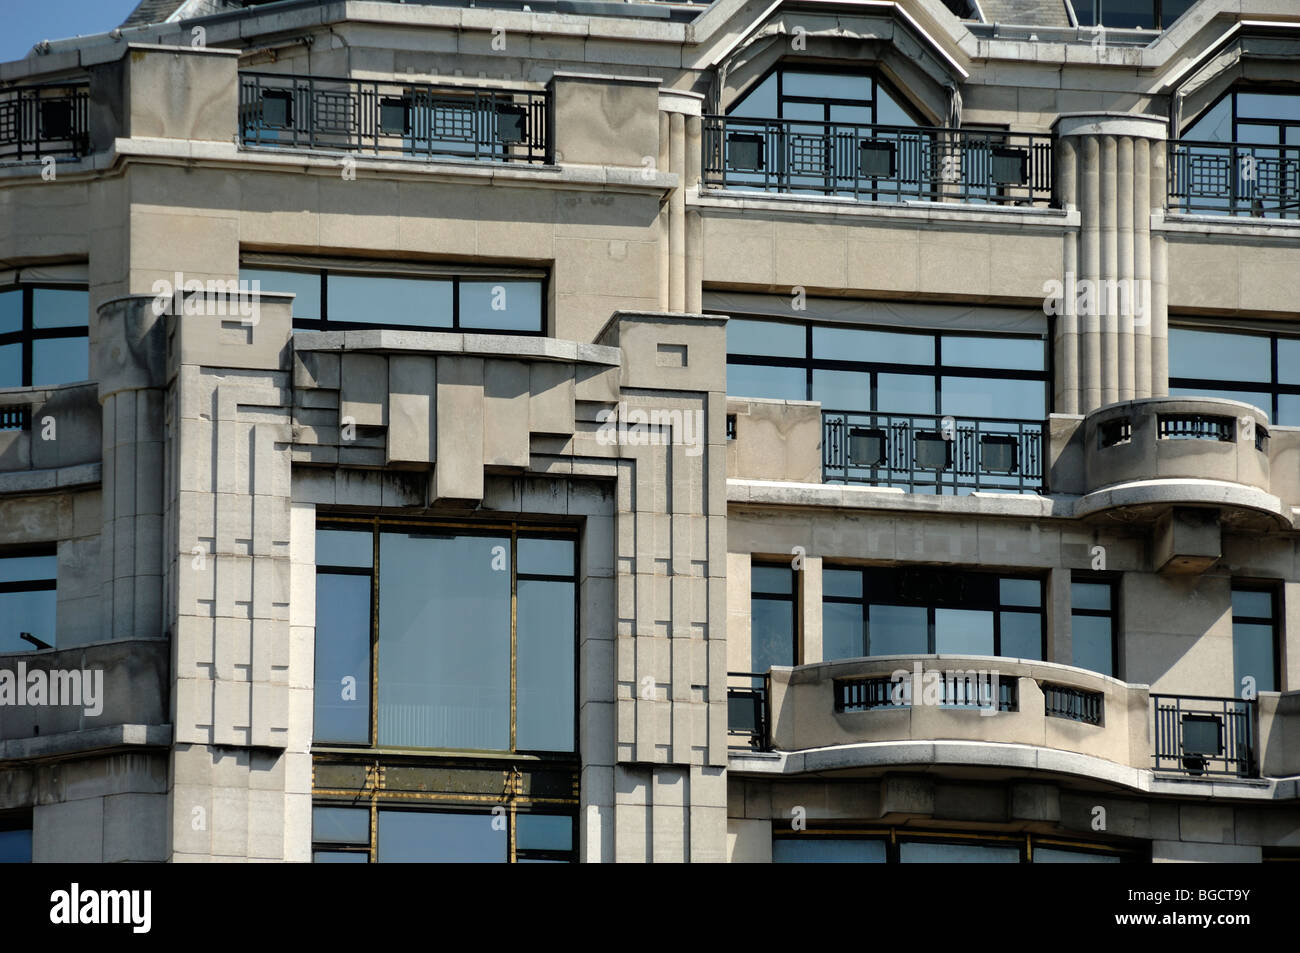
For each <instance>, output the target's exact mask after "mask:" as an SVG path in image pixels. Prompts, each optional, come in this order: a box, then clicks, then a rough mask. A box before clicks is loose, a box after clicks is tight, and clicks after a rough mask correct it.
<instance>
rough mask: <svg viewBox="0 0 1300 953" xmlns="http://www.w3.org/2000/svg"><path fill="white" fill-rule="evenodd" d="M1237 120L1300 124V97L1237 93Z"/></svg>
mask: <svg viewBox="0 0 1300 953" xmlns="http://www.w3.org/2000/svg"><path fill="white" fill-rule="evenodd" d="M1166 2H1168V0H1166ZM1237 118H1238V119H1293V120H1296V121H1298V122H1300V96H1296V95H1287V94H1278V93H1237Z"/></svg>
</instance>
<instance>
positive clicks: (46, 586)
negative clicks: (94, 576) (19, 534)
mask: <svg viewBox="0 0 1300 953" xmlns="http://www.w3.org/2000/svg"><path fill="white" fill-rule="evenodd" d="M58 555H59V553H58V547H57V546H55V545H53V544H51V545H36V546H20V547H5V548H4V549H0V562H3V561H4V560H6V559H27V558H31V557H33V556H44V557H54V558H55V560H56V562H55V565H54V577H53V578H52V579H16V580H0V594H4V595H7V594H9V593H13V592H54V593H57V592H58V591H59V567H58V562H57V559H58ZM55 598H56V599H57V598H58V597H57V595H56V597H55ZM14 634H15V636H16V635H17V634H18V633H14ZM31 634H33V635H36V633H31ZM37 638H40V636H39V635H37ZM42 641H49V642H50V647H51V648H55V649H57V648H58V647H59V631H58V625H57V621H56V624H55V630H54V631H53V632H52V633H50V638H49V639H48V640H45V639H42ZM31 651H33V652H34V651H36V647H35V646H32V649H31Z"/></svg>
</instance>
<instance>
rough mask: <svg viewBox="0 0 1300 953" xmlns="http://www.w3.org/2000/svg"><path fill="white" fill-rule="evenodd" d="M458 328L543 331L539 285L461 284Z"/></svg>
mask: <svg viewBox="0 0 1300 953" xmlns="http://www.w3.org/2000/svg"><path fill="white" fill-rule="evenodd" d="M331 310H333V309H332V308H331ZM460 326H461V327H462V328H465V329H467V330H475V329H487V330H492V331H540V330H542V283H541V282H540V281H461V283H460Z"/></svg>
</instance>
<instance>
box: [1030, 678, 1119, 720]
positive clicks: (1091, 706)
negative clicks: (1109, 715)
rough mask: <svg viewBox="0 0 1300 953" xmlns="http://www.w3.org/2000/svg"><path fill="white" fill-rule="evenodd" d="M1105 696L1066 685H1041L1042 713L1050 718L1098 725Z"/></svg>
mask: <svg viewBox="0 0 1300 953" xmlns="http://www.w3.org/2000/svg"><path fill="white" fill-rule="evenodd" d="M1104 698H1105V696H1104V695H1103V694H1102V693H1101V692H1090V691H1088V690H1087V689H1084V688H1070V687H1069V686H1067V685H1052V684H1050V683H1046V682H1045V683H1044V684H1043V711H1044V713H1045V714H1047V715H1048V716H1049V717H1051V718H1065V719H1067V720H1069V721H1081V722H1083V723H1084V724H1085V725H1100V724H1101V721H1102V716H1103V711H1104V709H1103V702H1104Z"/></svg>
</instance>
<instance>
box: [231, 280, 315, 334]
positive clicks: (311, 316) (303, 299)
mask: <svg viewBox="0 0 1300 953" xmlns="http://www.w3.org/2000/svg"><path fill="white" fill-rule="evenodd" d="M239 280H240V281H243V282H252V281H256V282H258V283H259V284H258V291H278V292H281V293H284V294H293V295H295V297H294V299H293V316H294V317H295V318H302V319H304V320H310V321H317V320H320V317H321V313H320V275H319V274H318V273H316V272H306V271H281V270H278V269H272V268H240V269H239Z"/></svg>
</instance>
